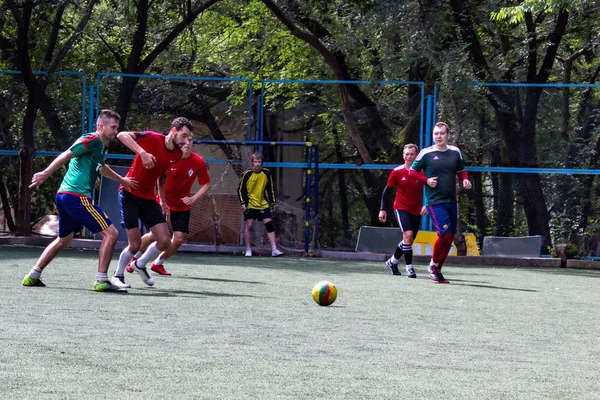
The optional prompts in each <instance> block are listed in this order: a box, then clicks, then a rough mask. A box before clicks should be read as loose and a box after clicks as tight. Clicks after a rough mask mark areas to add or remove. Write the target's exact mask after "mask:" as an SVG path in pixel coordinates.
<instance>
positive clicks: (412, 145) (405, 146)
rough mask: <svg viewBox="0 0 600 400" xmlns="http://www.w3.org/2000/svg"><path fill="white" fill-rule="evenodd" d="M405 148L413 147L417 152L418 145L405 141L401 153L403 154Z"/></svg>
mask: <svg viewBox="0 0 600 400" xmlns="http://www.w3.org/2000/svg"><path fill="white" fill-rule="evenodd" d="M406 149H415V150H416V151H417V153H418V152H419V146H417V145H416V144H413V143H407V144H405V145H404V148H403V149H402V154H404V150H406Z"/></svg>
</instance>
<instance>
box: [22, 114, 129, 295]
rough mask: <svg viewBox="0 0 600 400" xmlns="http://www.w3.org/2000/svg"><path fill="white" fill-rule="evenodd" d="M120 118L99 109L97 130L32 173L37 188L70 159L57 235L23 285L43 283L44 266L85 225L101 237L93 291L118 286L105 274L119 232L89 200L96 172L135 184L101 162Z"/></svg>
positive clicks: (59, 205) (60, 194) (60, 198)
mask: <svg viewBox="0 0 600 400" xmlns="http://www.w3.org/2000/svg"><path fill="white" fill-rule="evenodd" d="M120 118H121V117H120V116H119V114H117V113H116V112H114V111H111V110H102V112H100V115H98V120H97V121H96V132H93V133H87V134H84V135H83V136H81V137H80V138H79V139H77V140H76V141H75V143H73V145H72V146H71V147H70V148H69V149H67V150H66V151H64V152H63V153H62V154H60V155H59V156H58V157H56V159H54V161H52V163H51V164H50V165H49V166H48V167H47V168H46V169H45V170H43V171H41V172H38V173H36V174H34V175H33V178H32V179H31V185H30V186H29V187H30V188H37V187H39V186H40V185H41V184H42V183H44V182H45V181H46V179H48V177H49V176H50V175H51V174H52V173H53V172H54V171H56V170H57V169H58V168H60V167H61V166H63V165H64V164H65V163H66V162H67V161H69V160H70V162H69V168H68V169H67V173H66V174H65V176H64V178H63V181H62V183H61V185H60V187H59V189H58V192H57V193H56V207H57V209H58V237H57V238H56V239H55V240H54V241H53V242H52V243H50V244H49V245H48V246H47V247H46V249H45V250H44V252H43V253H42V255H41V256H40V258H39V259H38V261H37V263H36V265H35V266H34V267H33V268H32V269H31V271H29V273H28V274H27V275H25V278H24V279H23V285H24V286H46V285H45V284H44V283H43V282H42V281H41V279H40V275H41V274H42V271H43V269H44V268H46V266H47V265H48V264H50V262H51V261H52V260H53V259H54V257H56V256H57V255H58V253H60V252H61V250H63V249H64V248H65V247H67V246H68V244H69V242H70V241H71V239H73V236H74V235H75V233H76V232H79V231H80V230H81V229H82V228H83V227H84V226H85V227H86V228H87V229H89V230H90V232H92V233H95V234H96V233H97V234H99V235H100V237H101V238H102V243H101V245H100V251H99V253H98V272H97V273H96V280H95V281H94V285H93V288H94V290H95V291H99V292H105V291H116V290H119V289H120V288H118V287H116V286H114V285H113V284H111V283H110V280H109V279H108V276H107V272H108V266H109V264H110V260H111V258H112V255H113V251H114V248H115V243H116V242H117V238H118V237H119V232H118V231H117V228H115V226H114V225H113V224H112V222H111V221H110V219H109V218H108V216H107V215H106V214H105V213H104V211H102V210H101V209H100V207H98V206H97V205H96V204H94V201H93V199H92V192H93V190H94V187H95V186H96V179H97V178H98V174H100V175H102V176H105V177H107V178H110V179H113V180H115V181H117V182H119V183H121V184H122V185H123V186H126V187H135V186H136V185H137V182H136V181H135V180H133V179H131V178H123V177H121V176H120V175H119V174H117V173H116V172H114V171H113V170H112V169H111V168H110V167H109V166H107V165H105V163H104V154H105V153H106V147H107V146H108V144H109V143H110V142H111V141H113V140H115V138H116V136H117V128H118V127H119V120H120Z"/></svg>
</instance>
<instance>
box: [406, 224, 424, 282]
mask: <svg viewBox="0 0 600 400" xmlns="http://www.w3.org/2000/svg"><path fill="white" fill-rule="evenodd" d="M408 218H409V221H410V225H409V228H410V229H407V230H405V231H404V232H402V242H403V245H402V250H403V253H404V260H405V261H406V277H407V278H416V277H417V274H416V272H415V268H414V266H413V248H412V245H413V243H414V240H415V238H416V237H417V234H418V233H419V224H420V223H421V216H420V215H415V214H408Z"/></svg>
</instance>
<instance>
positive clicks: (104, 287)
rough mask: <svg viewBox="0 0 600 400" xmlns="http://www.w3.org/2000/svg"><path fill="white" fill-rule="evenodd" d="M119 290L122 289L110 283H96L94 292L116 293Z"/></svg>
mask: <svg viewBox="0 0 600 400" xmlns="http://www.w3.org/2000/svg"><path fill="white" fill-rule="evenodd" d="M118 290H121V288H120V287H118V286H117V285H113V284H112V283H110V282H108V281H104V282H100V281H94V291H96V292H116V291H118Z"/></svg>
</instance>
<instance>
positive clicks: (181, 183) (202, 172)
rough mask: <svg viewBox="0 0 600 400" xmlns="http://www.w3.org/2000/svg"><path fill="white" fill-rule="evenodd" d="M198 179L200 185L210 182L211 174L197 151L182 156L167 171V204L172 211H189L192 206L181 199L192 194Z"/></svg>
mask: <svg viewBox="0 0 600 400" xmlns="http://www.w3.org/2000/svg"><path fill="white" fill-rule="evenodd" d="M196 179H198V183H199V184H200V185H207V184H209V183H210V176H209V175H208V170H207V168H206V162H205V161H204V159H203V158H202V157H200V156H199V155H198V154H196V153H190V156H189V157H188V158H182V159H181V160H179V161H177V162H176V163H175V164H173V165H171V167H170V168H169V170H168V171H167V182H166V184H165V190H166V192H167V199H166V201H167V206H168V207H169V210H172V211H187V210H189V209H190V206H189V205H187V204H185V203H184V202H183V201H182V200H181V199H182V198H184V197H188V196H191V190H192V186H194V181H195V180H196Z"/></svg>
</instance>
